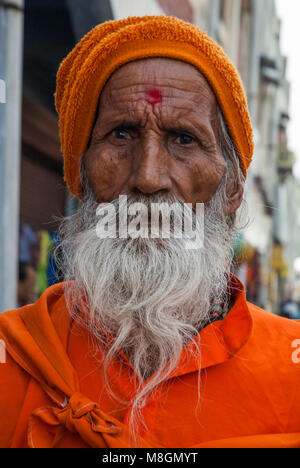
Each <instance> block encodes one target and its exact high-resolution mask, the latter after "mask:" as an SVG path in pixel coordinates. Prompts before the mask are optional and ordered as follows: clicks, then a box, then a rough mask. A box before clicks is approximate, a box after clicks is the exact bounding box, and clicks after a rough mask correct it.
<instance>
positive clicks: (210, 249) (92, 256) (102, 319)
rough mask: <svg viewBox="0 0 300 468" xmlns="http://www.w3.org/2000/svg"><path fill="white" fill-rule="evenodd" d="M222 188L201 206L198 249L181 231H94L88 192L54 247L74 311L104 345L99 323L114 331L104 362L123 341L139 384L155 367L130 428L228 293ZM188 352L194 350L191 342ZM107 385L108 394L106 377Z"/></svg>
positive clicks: (229, 232) (93, 210)
mask: <svg viewBox="0 0 300 468" xmlns="http://www.w3.org/2000/svg"><path fill="white" fill-rule="evenodd" d="M223 194H224V184H221V186H220V188H219V189H218V191H217V193H216V195H215V196H214V197H213V199H212V200H211V201H210V202H209V203H208V204H207V205H206V206H205V226H204V246H203V248H202V249H199V250H187V249H186V248H185V244H184V240H183V239H174V238H171V239H159V240H157V239H156V240H155V239H151V238H150V239H141V238H140V239H119V238H117V239H109V238H107V239H100V238H99V237H98V236H97V234H96V229H95V227H96V224H97V221H98V217H97V216H96V209H97V206H98V205H97V203H95V201H94V199H93V197H92V195H90V197H89V198H88V199H87V200H86V201H85V202H84V203H83V204H82V206H81V207H80V209H79V211H78V212H77V213H76V214H75V215H74V216H73V217H72V218H71V219H69V220H68V222H65V223H64V227H63V229H62V232H61V234H62V236H63V239H64V240H63V242H62V245H61V248H60V251H61V252H63V254H64V255H63V258H64V262H63V266H64V279H65V280H66V281H67V283H66V287H65V293H66V299H67V304H68V307H69V311H70V313H71V314H72V315H74V317H75V310H74V305H77V306H78V307H79V308H81V310H84V311H85V313H84V317H85V322H84V325H85V326H86V327H87V328H88V330H89V332H90V334H91V335H92V336H93V337H95V338H96V339H97V340H99V341H101V342H102V345H103V334H102V333H101V330H105V331H106V332H108V333H109V334H112V335H113V336H114V337H115V339H114V342H113V345H111V343H110V345H109V347H107V351H106V353H105V357H104V360H103V365H104V369H105V370H106V369H107V366H108V365H109V363H110V361H111V360H112V359H113V358H115V357H116V356H117V351H118V349H120V348H121V349H123V351H125V353H126V354H127V355H128V357H129V359H130V361H131V363H132V364H133V366H134V368H135V369H136V373H137V377H138V381H139V385H142V384H143V383H144V382H145V381H146V380H147V379H148V378H149V376H151V375H152V374H153V373H154V372H155V375H154V377H153V378H152V379H150V380H149V382H148V383H146V385H144V386H143V389H142V390H141V389H140V388H139V387H138V388H137V389H136V396H135V399H134V401H133V402H129V403H131V405H132V408H133V409H132V413H131V414H132V417H131V420H130V425H131V427H132V428H133V431H134V430H136V428H137V421H138V420H139V421H140V422H141V420H142V418H141V412H140V410H141V408H142V407H143V406H144V405H145V403H146V401H147V397H148V396H149V395H150V394H151V392H152V391H153V390H154V388H155V387H156V386H157V385H158V384H159V383H160V382H161V381H162V380H163V379H165V378H166V377H167V376H168V375H169V374H170V373H171V371H172V370H173V369H174V368H175V367H176V365H177V363H178V360H179V357H180V355H181V353H182V350H183V348H184V346H185V345H186V344H187V343H188V342H189V341H191V340H192V339H193V337H195V335H197V334H198V333H199V331H200V330H201V328H203V326H204V324H207V322H208V321H209V319H210V316H211V315H210V314H211V311H212V309H213V306H214V305H215V304H217V305H218V304H219V305H220V304H224V302H226V300H227V274H228V273H229V271H230V263H231V236H232V227H231V225H230V223H228V220H227V219H226V217H225V216H224V214H223V206H224V205H223V201H224V199H223ZM131 201H132V202H137V201H138V202H143V203H147V204H149V203H154V202H162V201H165V202H168V203H170V204H172V203H173V202H174V199H172V198H171V199H170V198H169V199H167V198H163V199H162V197H157V196H149V197H146V196H145V197H140V198H137V197H135V198H134V199H132V200H130V199H129V198H128V205H129V204H130V202H131ZM115 206H116V209H118V203H117V201H116V202H115ZM68 280H74V281H70V282H68ZM76 317H78V316H76ZM194 353H200V350H199V349H197V348H196V347H195V349H194ZM107 386H108V389H109V391H110V392H111V394H112V396H113V392H112V390H111V388H110V385H109V381H107Z"/></svg>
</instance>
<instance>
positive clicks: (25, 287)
mask: <svg viewBox="0 0 300 468" xmlns="http://www.w3.org/2000/svg"><path fill="white" fill-rule="evenodd" d="M36 289H37V277H36V271H35V269H34V268H33V267H32V266H31V265H30V264H29V263H27V262H19V281H18V305H19V307H22V306H24V305H27V304H32V303H33V302H35V301H36V300H37V291H36Z"/></svg>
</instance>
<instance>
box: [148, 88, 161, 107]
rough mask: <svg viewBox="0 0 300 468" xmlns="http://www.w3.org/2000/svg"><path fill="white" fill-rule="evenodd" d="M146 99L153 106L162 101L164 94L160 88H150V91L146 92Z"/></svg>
mask: <svg viewBox="0 0 300 468" xmlns="http://www.w3.org/2000/svg"><path fill="white" fill-rule="evenodd" d="M146 101H147V102H148V103H149V104H151V105H152V106H154V105H155V104H159V103H160V102H161V101H162V94H161V92H160V90H159V89H156V88H153V89H149V91H147V93H146Z"/></svg>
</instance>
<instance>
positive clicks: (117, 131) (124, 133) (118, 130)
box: [112, 128, 130, 140]
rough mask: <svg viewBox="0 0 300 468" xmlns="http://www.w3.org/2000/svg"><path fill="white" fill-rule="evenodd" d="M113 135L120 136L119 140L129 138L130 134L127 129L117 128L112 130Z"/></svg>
mask: <svg viewBox="0 0 300 468" xmlns="http://www.w3.org/2000/svg"><path fill="white" fill-rule="evenodd" d="M112 135H113V136H114V137H115V138H118V140H129V139H130V135H129V133H128V132H127V131H126V130H123V129H122V128H116V129H115V130H113V131H112Z"/></svg>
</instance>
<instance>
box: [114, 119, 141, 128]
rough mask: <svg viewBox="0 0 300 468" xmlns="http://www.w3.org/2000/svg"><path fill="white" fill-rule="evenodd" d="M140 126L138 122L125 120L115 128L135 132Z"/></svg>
mask: <svg viewBox="0 0 300 468" xmlns="http://www.w3.org/2000/svg"><path fill="white" fill-rule="evenodd" d="M139 125H140V122H138V121H137V122H129V121H127V120H123V121H122V122H121V123H116V124H115V128H119V127H122V128H124V129H125V130H135V129H136V128H137V127H138V126H139Z"/></svg>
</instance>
